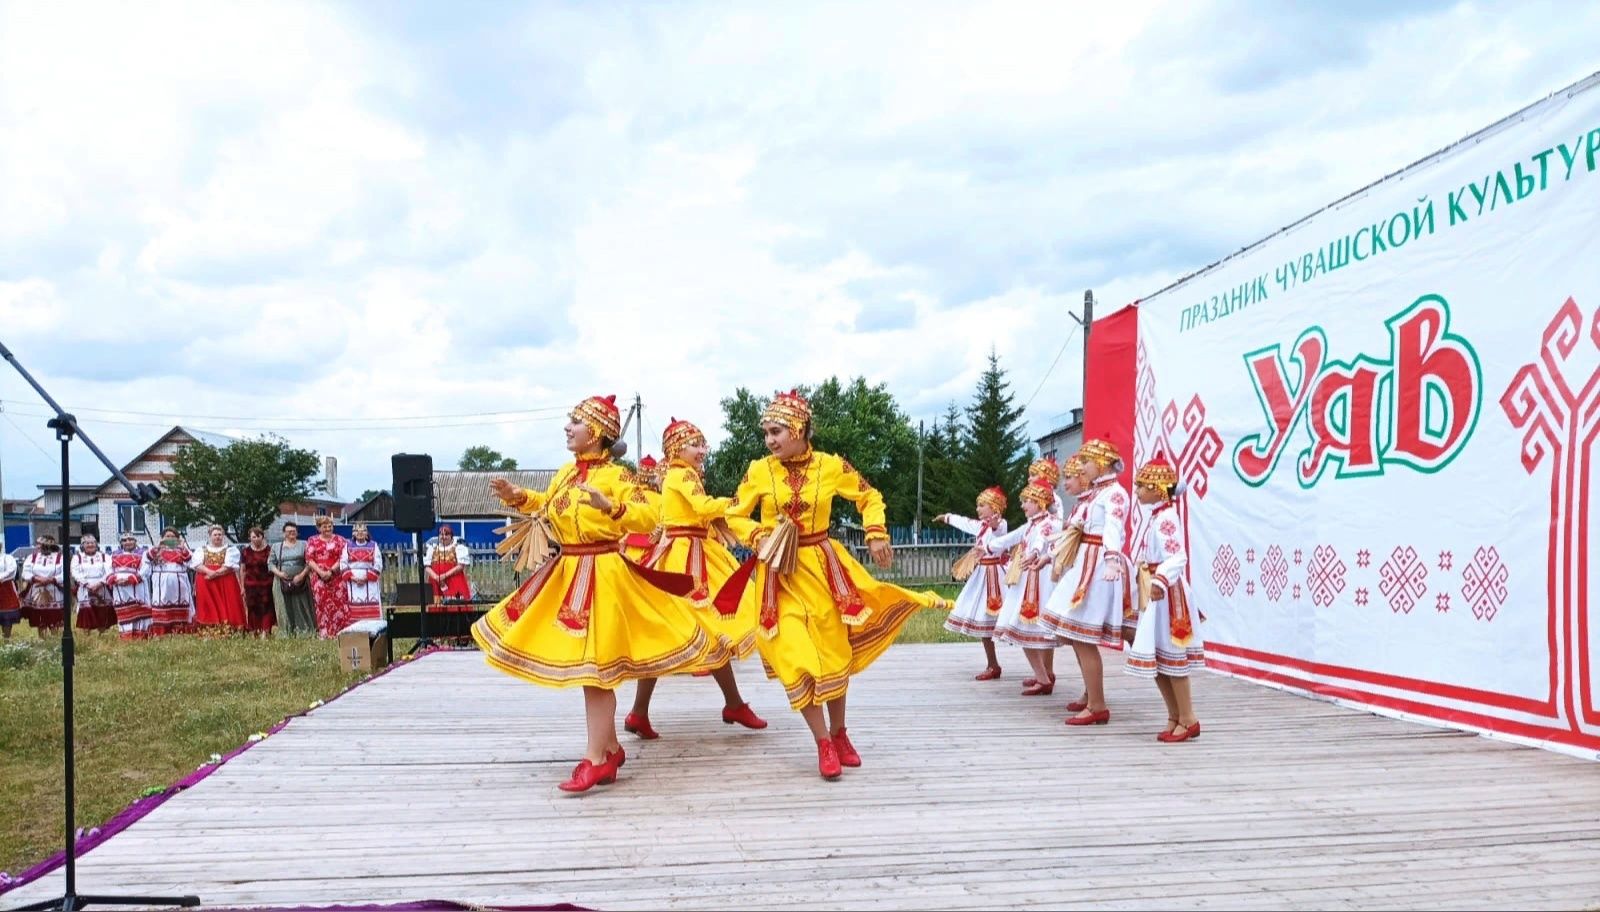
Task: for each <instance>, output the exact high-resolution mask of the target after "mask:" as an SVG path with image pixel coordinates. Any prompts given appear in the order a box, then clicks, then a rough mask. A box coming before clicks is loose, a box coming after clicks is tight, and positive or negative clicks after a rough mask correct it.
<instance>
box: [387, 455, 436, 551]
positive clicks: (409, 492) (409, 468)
mask: <svg viewBox="0 0 1600 912" xmlns="http://www.w3.org/2000/svg"><path fill="white" fill-rule="evenodd" d="M390 461H391V463H392V464H393V466H394V486H393V487H391V488H390V489H389V490H390V491H391V492H393V495H394V527H395V529H396V530H397V531H400V532H427V531H429V530H431V529H432V528H433V527H434V523H435V522H436V519H435V517H434V515H433V457H432V456H429V455H427V454H425V453H424V454H415V455H414V454H411V453H396V454H394V457H393V458H392V459H391V460H390Z"/></svg>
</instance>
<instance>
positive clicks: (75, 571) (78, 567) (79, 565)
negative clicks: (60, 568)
mask: <svg viewBox="0 0 1600 912" xmlns="http://www.w3.org/2000/svg"><path fill="white" fill-rule="evenodd" d="M82 557H83V555H81V554H74V555H72V581H73V582H74V583H78V584H79V585H82V584H83V583H84V582H86V580H84V578H83V560H82Z"/></svg>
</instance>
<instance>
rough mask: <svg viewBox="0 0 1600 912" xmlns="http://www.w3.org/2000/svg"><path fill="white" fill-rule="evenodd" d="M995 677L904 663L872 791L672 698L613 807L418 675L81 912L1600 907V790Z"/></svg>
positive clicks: (348, 702)
mask: <svg viewBox="0 0 1600 912" xmlns="http://www.w3.org/2000/svg"><path fill="white" fill-rule="evenodd" d="M981 655H982V653H981V652H980V651H979V649H978V648H977V646H976V645H971V646H968V645H944V646H933V645H930V646H899V647H895V648H894V649H891V650H890V651H889V653H888V654H887V655H886V656H885V657H884V658H883V660H881V661H880V662H879V663H878V665H877V666H875V667H874V668H872V669H871V670H870V671H869V672H868V673H867V674H866V675H864V676H862V677H861V678H860V679H858V681H857V685H856V687H855V688H854V689H853V690H852V692H851V703H852V705H851V725H850V729H851V734H852V737H853V738H854V740H855V743H856V745H857V747H858V748H859V749H860V751H861V753H862V755H863V756H864V758H865V763H866V765H865V766H864V768H862V769H860V770H855V771H848V772H847V773H846V775H845V777H844V779H843V780H842V781H840V782H837V783H827V782H823V781H822V780H821V779H819V778H818V777H817V775H816V772H815V748H814V746H813V744H812V742H811V740H810V739H809V738H808V737H807V736H806V733H805V729H804V726H803V724H802V723H801V721H800V719H799V717H798V716H797V715H795V714H793V713H791V712H789V711H788V709H787V707H786V706H785V704H784V700H783V696H782V692H781V690H780V688H779V687H778V686H777V685H776V684H775V683H773V682H768V681H765V680H763V679H762V677H761V675H760V668H759V665H757V664H755V663H747V664H746V665H745V666H743V667H742V668H741V670H740V681H741V683H742V684H743V686H744V689H745V691H746V695H747V696H748V697H750V698H751V700H752V702H753V703H754V705H755V706H756V708H757V710H758V711H760V712H761V713H762V714H763V715H764V716H766V717H767V718H768V719H769V720H770V721H771V722H772V726H771V727H770V728H769V729H768V730H767V731H765V732H746V731H742V730H734V729H733V728H731V727H728V726H724V725H722V724H721V721H720V718H719V716H718V713H717V710H718V708H719V707H720V705H721V701H720V698H719V696H718V692H717V688H716V686H715V685H714V684H713V683H712V682H711V681H710V680H708V679H688V678H676V679H672V680H669V681H665V682H663V683H662V685H661V687H660V690H659V691H658V694H657V700H656V706H657V708H656V711H655V713H654V721H655V724H656V726H657V727H658V728H659V729H660V730H661V731H662V733H663V737H662V738H661V740H659V741H655V742H650V743H648V744H645V743H641V742H639V741H638V740H636V739H634V738H632V737H631V736H627V735H624V736H623V737H624V739H625V740H624V743H625V744H626V746H627V749H628V752H629V760H628V765H627V766H626V767H625V768H624V770H623V775H622V778H621V779H620V781H619V782H618V783H617V784H616V785H615V786H611V787H609V788H601V789H598V790H596V791H595V792H593V793H591V794H589V795H586V796H581V797H576V798H574V797H570V796H566V795H563V794H562V793H560V792H559V791H557V790H556V788H555V784H556V783H557V782H558V781H560V780H561V779H562V778H564V776H565V775H566V774H567V772H568V771H569V770H570V769H571V767H572V765H573V763H574V761H575V760H576V758H577V756H578V754H579V753H580V752H581V746H582V723H581V718H582V709H581V698H580V696H579V694H578V693H577V692H571V691H562V692H555V691H547V690H542V689H540V688H536V687H531V686H527V685H524V684H521V683H519V682H517V681H514V680H512V679H510V678H507V677H505V676H503V675H500V674H498V673H496V672H494V671H492V670H490V669H488V668H487V667H485V666H484V664H483V662H482V659H481V658H480V657H479V656H478V655H477V654H476V653H471V652H467V653H444V654H433V655H429V656H426V657H424V658H421V659H418V660H417V661H415V662H414V663H412V664H410V665H408V666H407V667H404V668H400V669H397V670H396V671H394V672H392V673H391V674H389V675H387V676H386V677H384V678H382V679H380V680H378V681H376V682H373V683H371V684H368V685H365V686H363V687H361V688H358V689H357V690H356V691H354V692H352V693H351V694H349V695H347V696H345V697H343V698H341V699H339V700H337V701H335V702H333V703H330V704H328V705H327V706H325V707H322V708H320V709H318V710H316V711H315V712H313V713H311V714H310V715H309V716H307V717H305V718H302V719H298V720H296V721H295V722H293V723H292V724H291V725H290V726H289V727H288V728H287V729H286V730H285V731H283V732H282V733H280V734H278V735H275V736H273V737H272V738H270V739H268V740H267V741H266V742H265V743H263V744H261V745H258V746H257V747H256V748H254V749H253V750H250V751H248V752H246V753H245V754H243V755H242V756H241V757H239V758H238V759H236V760H234V761H233V762H231V763H229V764H227V765H226V766H224V767H223V769H221V770H220V771H219V772H218V773H217V774H216V775H213V776H212V777H211V778H209V779H207V780H205V781H204V782H202V783H200V784H199V785H198V786H197V787H196V788H194V789H192V790H191V791H189V792H186V793H184V794H182V795H179V796H178V797H176V798H174V799H173V800H171V801H170V802H168V803H167V804H165V805H164V806H162V807H161V808H159V809H157V810H156V811H155V812H154V813H152V814H151V815H150V816H148V817H146V818H145V819H144V820H142V821H140V822H138V823H137V824H135V825H134V826H132V827H131V828H130V829H128V830H127V831H126V832H124V833H122V834H120V835H118V836H116V837H114V838H113V839H111V840H110V841H109V842H108V843H107V844H105V845H103V846H101V847H100V848H98V849H96V850H95V851H93V852H92V853H90V854H89V855H87V856H85V857H84V858H83V860H82V861H81V863H80V865H79V869H78V870H79V888H80V889H81V890H83V891H84V892H88V893H130V892H131V893H145V894H148V893H157V894H161V893H174V892H195V893H198V894H199V895H200V896H201V897H202V898H203V900H204V901H205V903H206V905H208V906H213V907H215V906H227V907H239V906H252V905H288V904H298V903H308V904H309V903H318V904H320V903H328V904H332V903H336V902H354V901H380V902H398V901H404V900H417V899H424V898H436V899H453V900H460V901H468V902H480V903H495V902H501V903H506V904H512V903H518V904H532V903H544V902H571V903H576V904H578V905H581V906H586V907H589V908H593V909H658V908H716V909H733V908H741V909H750V908H754V909H806V910H820V909H1010V908H1025V907H1027V908H1144V909H1171V908H1230V909H1238V908H1249V907H1271V908H1308V909H1310V908H1315V909H1374V908H1384V909H1389V908H1460V909H1465V908H1506V909H1509V908H1521V909H1534V908H1568V909H1572V908H1595V907H1597V906H1600V766H1596V765H1595V764H1592V763H1586V762H1584V761H1580V760H1575V759H1572V758H1568V757H1564V756H1560V755H1557V754H1553V753H1547V752H1544V751H1539V750H1535V749H1530V748H1520V747H1515V746H1511V745H1507V744H1503V743H1499V742H1495V741H1490V740H1487V739H1484V738H1479V737H1475V736H1471V735H1464V734H1457V733H1453V732H1448V731H1442V730H1438V729H1433V728H1426V727H1422V726H1418V725H1413V724H1409V723H1404V722H1398V721H1393V720H1390V719H1384V718H1379V717H1376V716H1370V715H1366V714H1363V713H1358V712H1352V711H1349V710H1346V709H1342V708H1339V707H1336V706H1333V705H1330V704H1325V703H1320V702H1316V701H1312V700H1308V699H1304V698H1300V697H1295V696H1290V695H1287V694H1283V693H1279V692H1276V691H1273V690H1269V689H1266V688H1262V687H1258V686H1255V685H1251V684H1245V683H1241V682H1236V681H1232V680H1228V679H1225V678H1220V677H1215V676H1211V675H1203V676H1201V677H1199V678H1197V679H1196V687H1195V690H1196V702H1197V704H1198V707H1199V710H1200V718H1201V720H1202V722H1203V724H1204V726H1205V731H1204V735H1203V737H1202V738H1201V739H1200V740H1199V741H1197V742H1195V743H1191V744H1182V745H1173V746H1166V745H1159V744H1157V743H1156V742H1155V739H1154V734H1155V733H1156V732H1157V731H1158V730H1159V729H1160V728H1161V725H1162V722H1163V720H1164V718H1165V712H1164V711H1163V710H1162V707H1161V702H1160V699H1159V697H1158V695H1157V694H1156V691H1155V688H1154V687H1153V686H1152V685H1150V684H1149V683H1148V682H1145V681H1140V680H1137V679H1134V678H1131V677H1128V676H1126V675H1124V674H1122V673H1121V670H1120V662H1119V661H1118V659H1116V658H1115V657H1108V672H1109V674H1108V683H1109V686H1110V689H1111V699H1112V708H1113V711H1114V714H1115V718H1114V719H1113V721H1112V724H1111V725H1109V726H1104V727H1095V728H1090V729H1087V730H1084V729H1068V728H1066V727H1065V726H1063V725H1062V724H1061V718H1062V716H1063V715H1064V712H1063V709H1062V707H1063V705H1064V704H1065V703H1066V701H1067V700H1068V699H1070V698H1071V696H1073V695H1072V694H1067V693H1063V692H1062V691H1061V690H1058V691H1057V693H1056V694H1055V695H1054V696H1051V697H1043V698H1039V697H1034V698H1024V697H1020V696H1018V695H1017V693H1016V691H1017V690H1018V688H1019V686H1020V679H1021V678H1022V677H1023V669H1024V662H1023V661H1022V657H1021V655H1020V654H1018V653H1016V652H1015V651H1011V652H1009V653H1005V654H1003V660H1005V661H1007V662H1008V663H1009V664H1008V665H1007V666H1006V675H1005V677H1004V678H1003V679H1002V680H1000V681H997V682H990V683H977V682H974V681H972V680H971V676H972V673H973V672H975V671H976V670H977V666H978V665H979V664H980V660H981ZM1058 658H1059V659H1061V660H1063V661H1062V667H1063V669H1064V670H1065V671H1066V673H1065V674H1063V676H1062V677H1063V683H1064V684H1065V683H1067V682H1069V681H1073V680H1075V679H1076V672H1075V669H1074V668H1073V667H1072V660H1071V656H1070V654H1066V653H1063V654H1062V655H1060V656H1059V657H1058ZM1067 689H1070V685H1069V686H1068V688H1067ZM622 699H623V702H624V704H626V702H627V701H629V700H631V699H632V688H631V687H629V688H626V689H625V690H624V692H623V694H622ZM59 888H60V877H59V875H52V876H50V877H47V878H45V879H44V880H42V881H39V882H37V883H34V884H31V885H30V886H29V887H27V888H25V889H22V890H19V891H15V892H13V893H11V894H9V895H7V896H5V897H4V898H3V900H0V905H3V906H5V907H7V908H10V907H12V906H15V905H20V904H21V903H23V902H26V901H30V900H36V899H43V898H46V897H48V896H50V895H52V894H55V893H57V892H58V891H59Z"/></svg>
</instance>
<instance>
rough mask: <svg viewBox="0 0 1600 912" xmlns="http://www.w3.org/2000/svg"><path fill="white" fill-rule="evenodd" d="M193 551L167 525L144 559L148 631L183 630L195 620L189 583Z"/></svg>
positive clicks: (161, 633)
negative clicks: (147, 570)
mask: <svg viewBox="0 0 1600 912" xmlns="http://www.w3.org/2000/svg"><path fill="white" fill-rule="evenodd" d="M193 556H194V554H193V553H192V552H191V551H190V550H189V545H188V543H187V542H185V541H184V540H183V538H182V537H181V536H180V535H179V534H178V530H177V529H174V528H172V527H170V526H169V527H167V528H165V529H162V530H161V542H160V543H159V544H157V545H156V546H155V547H154V548H151V549H150V550H149V551H148V552H147V553H146V554H145V559H146V560H147V561H148V562H149V566H150V633H151V635H153V636H162V635H164V634H169V633H182V632H183V631H185V630H187V629H188V628H189V624H190V622H192V621H193V620H194V589H193V587H192V586H191V585H190V583H189V559H190V558H192V557H193Z"/></svg>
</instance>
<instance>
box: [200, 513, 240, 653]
mask: <svg viewBox="0 0 1600 912" xmlns="http://www.w3.org/2000/svg"><path fill="white" fill-rule="evenodd" d="M206 539H207V540H206V543H205V544H203V545H201V546H200V548H199V549H198V550H196V551H195V552H194V555H193V557H191V558H190V559H189V566H190V567H192V568H193V569H194V622H195V624H196V625H198V626H200V627H215V628H221V629H226V630H243V629H244V628H245V611H244V591H243V590H242V588H241V587H240V585H239V549H238V548H235V547H234V546H233V545H230V544H228V539H227V532H226V531H225V530H224V529H223V528H222V527H221V526H212V527H211V528H210V529H207V530H206Z"/></svg>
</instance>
